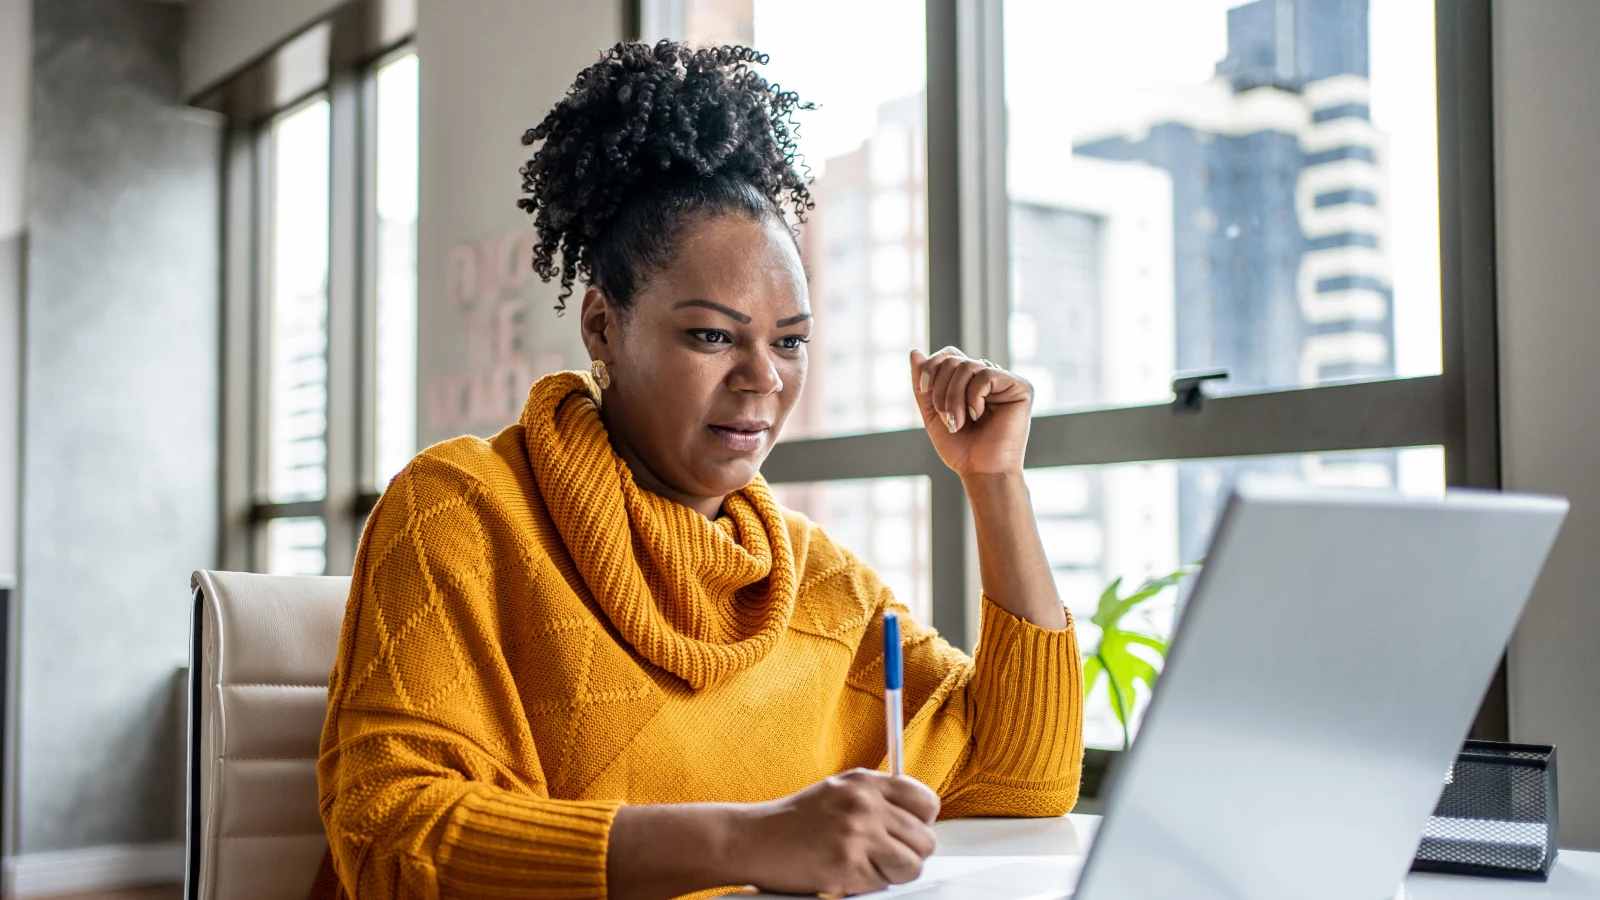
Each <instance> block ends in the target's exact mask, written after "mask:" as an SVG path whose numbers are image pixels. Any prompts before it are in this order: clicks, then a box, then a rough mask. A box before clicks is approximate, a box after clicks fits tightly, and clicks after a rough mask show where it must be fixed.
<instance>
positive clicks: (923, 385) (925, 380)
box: [917, 372, 933, 394]
mask: <svg viewBox="0 0 1600 900" xmlns="http://www.w3.org/2000/svg"><path fill="white" fill-rule="evenodd" d="M932 381H933V378H932V377H931V376H929V375H928V373H927V372H923V373H922V377H921V378H920V379H918V380H917V390H919V391H921V392H922V393H924V394H926V393H927V392H928V384H929V383H930V382H932Z"/></svg>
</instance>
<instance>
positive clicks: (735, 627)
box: [522, 372, 797, 690]
mask: <svg viewBox="0 0 1600 900" xmlns="http://www.w3.org/2000/svg"><path fill="white" fill-rule="evenodd" d="M599 395H600V392H599V389H598V388H597V387H596V386H595V384H594V382H593V381H592V380H591V379H590V378H589V376H588V374H587V373H583V372H557V373H555V374H553V375H547V376H545V377H544V378H541V379H539V381H538V382H536V383H535V384H534V386H533V389H532V390H531V391H529V393H528V403H527V406H525V407H524V408H523V411H522V427H523V434H524V440H525V445H526V449H527V452H528V463H529V465H530V466H531V467H532V469H533V477H534V481H535V482H536V483H537V485H538V489H539V493H540V495H541V496H542V497H543V499H544V503H545V506H546V508H547V509H548V510H549V512H550V517H551V519H552V520H553V521H554V523H555V526H556V529H557V530H558V531H560V533H561V538H562V541H563V543H564V544H565V545H566V548H567V552H568V553H569V554H570V555H571V557H572V561H573V563H574V565H575V566H576V567H577V569H578V572H579V574H580V575H581V576H582V577H583V580H584V582H585V583H586V584H587V585H588V587H589V592H590V593H591V594H592V595H593V596H594V599H595V602H596V603H598V604H599V605H600V607H601V609H602V610H604V612H605V614H606V616H607V618H609V619H610V620H611V624H612V625H613V626H614V627H615V628H616V629H617V631H618V632H620V633H621V635H622V637H623V639H624V640H626V641H627V642H628V643H629V644H631V645H632V646H633V648H634V649H635V650H636V651H638V652H639V654H640V655H642V656H644V657H645V658H646V659H648V660H650V662H652V663H654V664H655V665H657V666H660V667H661V668H663V669H666V670H667V671H669V672H671V673H673V674H674V675H677V676H678V677H679V678H682V679H683V680H684V681H686V682H688V683H689V685H690V686H691V687H693V688H694V689H696V690H700V689H702V688H706V687H710V686H712V685H715V684H717V683H719V682H721V681H723V680H725V679H727V678H728V677H730V676H732V675H735V674H737V673H739V672H742V671H744V670H745V669H748V668H749V667H751V666H753V665H755V664H756V663H757V662H759V661H761V660H762V659H763V658H765V657H766V655H767V654H768V653H769V652H770V651H771V650H772V648H773V647H774V646H775V645H776V644H777V642H778V639H779V638H780V637H781V636H782V635H783V632H784V631H785V630H786V629H787V628H788V627H789V619H790V617H791V616H792V615H793V613H794V601H795V590H796V586H797V580H796V578H795V570H794V554H793V552H792V550H791V549H790V546H789V532H788V530H787V528H786V527H785V525H784V520H783V514H782V513H781V512H780V511H779V510H778V506H777V504H776V503H775V502H773V499H772V492H771V491H770V490H769V489H768V488H767V483H766V482H765V481H764V480H762V479H761V478H760V477H757V478H756V480H755V481H753V482H751V483H750V484H749V485H748V486H746V487H745V488H743V489H742V490H740V491H737V492H736V493H733V494H730V495H729V496H728V498H727V500H726V501H724V503H723V507H722V508H723V511H724V512H725V513H727V515H725V516H722V517H720V518H718V519H716V520H715V521H712V520H709V519H707V518H706V517H705V516H702V515H701V514H700V513H698V512H695V511H694V510H692V509H689V508H688V507H686V506H683V505H682V504H679V503H675V502H673V501H671V500H668V499H666V498H664V497H660V496H658V495H656V494H652V493H650V492H649V491H646V490H644V489H642V488H640V487H639V486H638V485H637V484H636V483H635V481H634V478H633V472H632V471H631V470H630V469H629V468H628V466H627V464H626V463H625V462H623V460H622V458H621V457H619V456H618V455H617V454H616V451H615V450H613V449H612V447H611V442H610V440H609V439H608V437H607V433H606V428H605V425H604V424H603V423H602V422H601V421H600V413H599V409H598V399H599Z"/></svg>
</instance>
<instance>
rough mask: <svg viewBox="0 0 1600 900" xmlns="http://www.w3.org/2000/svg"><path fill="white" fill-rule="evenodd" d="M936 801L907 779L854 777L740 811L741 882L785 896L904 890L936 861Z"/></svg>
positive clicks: (867, 773)
mask: <svg viewBox="0 0 1600 900" xmlns="http://www.w3.org/2000/svg"><path fill="white" fill-rule="evenodd" d="M938 814H939V795H938V794H935V793H934V792H933V791H932V790H930V789H929V788H928V786H927V785H924V784H923V783H922V782H920V781H917V780H916V779H915V778H910V777H908V776H904V775H898V776H891V775H886V774H884V773H883V772H875V771H872V770H870V769H852V770H850V771H848V772H845V773H843V774H841V775H835V776H833V777H832V778H826V779H823V780H822V781H819V782H817V783H816V784H814V785H812V786H810V787H808V788H806V789H805V790H803V791H800V792H799V793H796V794H791V795H790V796H788V797H783V798H780V799H778V800H772V801H769V802H767V803H757V804H752V805H750V806H746V807H741V808H740V814H739V816H738V818H739V819H740V820H741V821H740V822H738V824H737V827H736V829H735V834H736V838H735V847H734V853H732V854H730V855H731V856H732V857H733V859H734V860H736V862H735V865H736V866H737V867H738V868H737V871H738V873H739V877H740V880H741V881H743V882H745V883H749V884H753V885H756V886H757V887H759V888H761V889H762V890H766V891H778V892H782V893H786V894H840V895H848V894H862V893H866V892H868V891H878V890H883V889H884V888H886V887H888V886H889V885H892V884H903V883H905V882H907V881H911V880H912V879H914V878H916V877H917V876H918V875H920V874H921V873H922V861H923V860H924V859H927V858H928V855H929V854H931V853H933V848H934V837H933V829H932V828H931V827H930V826H932V825H933V821H934V819H935V818H936V817H937V816H938Z"/></svg>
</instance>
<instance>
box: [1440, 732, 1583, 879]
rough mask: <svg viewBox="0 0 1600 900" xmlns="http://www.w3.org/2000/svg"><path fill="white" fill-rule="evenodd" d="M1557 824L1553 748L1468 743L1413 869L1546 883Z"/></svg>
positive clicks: (1453, 766)
mask: <svg viewBox="0 0 1600 900" xmlns="http://www.w3.org/2000/svg"><path fill="white" fill-rule="evenodd" d="M1556 822H1557V818H1556V748H1554V747H1540V746H1534V745H1530V744H1503V743H1500V742H1498V741H1467V742H1466V744H1465V745H1463V746H1462V749H1461V755H1460V756H1458V757H1456V761H1455V763H1454V764H1452V765H1451V767H1450V777H1449V780H1448V781H1446V782H1445V786H1444V793H1443V794H1441V795H1440V796H1439V804H1438V806H1436V807H1434V810H1433V815H1432V816H1431V817H1429V819H1428V825H1427V828H1426V829H1424V831H1423V835H1422V843H1421V845H1420V846H1418V847H1417V856H1416V859H1415V860H1414V861H1413V862H1412V864H1411V868H1412V870H1413V871H1417V872H1448V873H1451V874H1455V875H1484V876H1489V877H1495V878H1524V879H1532V880H1537V881H1544V880H1546V879H1547V878H1549V877H1550V866H1551V864H1552V863H1554V862H1555V858H1556Z"/></svg>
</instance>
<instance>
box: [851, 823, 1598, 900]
mask: <svg viewBox="0 0 1600 900" xmlns="http://www.w3.org/2000/svg"><path fill="white" fill-rule="evenodd" d="M1099 827H1100V817H1099V816H1086V815H1069V816H1065V817H1063V818H1060V819H955V820H952V821H949V822H940V823H939V824H938V825H935V826H934V831H935V833H937V834H938V836H939V849H938V851H937V852H936V853H935V854H934V855H935V856H936V857H946V858H947V860H946V861H944V862H943V863H942V866H943V867H948V866H951V865H959V860H958V859H955V858H958V857H972V856H986V857H1034V858H1038V857H1053V858H1055V859H1064V860H1078V861H1081V860H1082V859H1083V855H1084V853H1085V852H1086V851H1087V850H1088V849H1089V844H1090V843H1091V842H1092V841H1093V840H1094V833H1095V830H1096V829H1098V828H1099ZM869 896H870V895H869ZM1580 897H1581V898H1583V900H1600V853H1585V852H1582V851H1578V850H1562V851H1561V853H1560V854H1559V855H1558V856H1557V857H1556V864H1555V868H1554V869H1553V870H1552V871H1551V873H1550V880H1549V881H1548V882H1542V883H1541V882H1537V881H1510V880H1504V879H1498V878H1466V877H1462V876H1456V875H1426V874H1421V873H1412V874H1411V875H1409V876H1407V877H1406V880H1405V885H1404V887H1403V888H1402V889H1401V891H1400V892H1399V893H1397V894H1396V895H1395V900H1490V898H1493V900H1522V898H1527V900H1538V898H1544V900H1555V898H1559V900H1577V898H1580Z"/></svg>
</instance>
